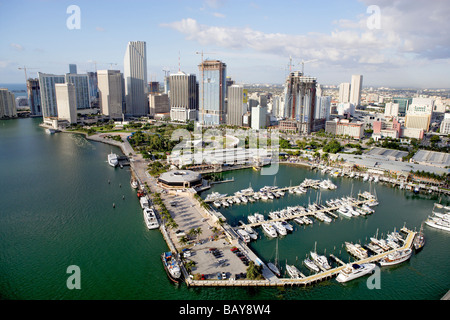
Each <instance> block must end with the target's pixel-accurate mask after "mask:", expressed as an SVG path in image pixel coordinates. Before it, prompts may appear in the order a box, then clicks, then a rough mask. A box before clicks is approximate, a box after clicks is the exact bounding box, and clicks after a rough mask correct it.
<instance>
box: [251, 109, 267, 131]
mask: <svg viewBox="0 0 450 320" xmlns="http://www.w3.org/2000/svg"><path fill="white" fill-rule="evenodd" d="M266 126H267V107H261V106H260V105H258V106H257V107H253V108H252V129H253V130H259V129H264V128H265V127H266Z"/></svg>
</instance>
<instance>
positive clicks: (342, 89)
mask: <svg viewBox="0 0 450 320" xmlns="http://www.w3.org/2000/svg"><path fill="white" fill-rule="evenodd" d="M339 102H341V103H348V102H350V83H348V82H344V83H341V84H340V85H339Z"/></svg>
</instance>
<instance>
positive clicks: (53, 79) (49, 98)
mask: <svg viewBox="0 0 450 320" xmlns="http://www.w3.org/2000/svg"><path fill="white" fill-rule="evenodd" d="M38 76H39V87H40V91H41V106H42V116H43V117H44V118H48V117H57V116H58V108H57V106H56V95H55V84H56V83H64V81H65V79H64V76H62V75H61V76H60V75H54V74H47V73H41V72H38Z"/></svg>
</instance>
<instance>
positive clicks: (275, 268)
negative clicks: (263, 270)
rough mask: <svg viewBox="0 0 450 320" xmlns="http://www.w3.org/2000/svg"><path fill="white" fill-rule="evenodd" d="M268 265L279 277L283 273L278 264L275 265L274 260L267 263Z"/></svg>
mask: <svg viewBox="0 0 450 320" xmlns="http://www.w3.org/2000/svg"><path fill="white" fill-rule="evenodd" d="M267 267H269V269H270V271H272V272H273V273H275V275H276V276H278V277H279V276H280V275H281V273H280V270H279V269H278V268H277V266H276V265H274V264H273V263H272V262H269V263H268V264H267Z"/></svg>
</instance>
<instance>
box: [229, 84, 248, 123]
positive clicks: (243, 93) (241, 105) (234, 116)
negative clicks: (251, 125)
mask: <svg viewBox="0 0 450 320" xmlns="http://www.w3.org/2000/svg"><path fill="white" fill-rule="evenodd" d="M247 101H248V91H247V90H246V89H244V87H243V86H241V85H236V84H235V85H231V86H229V87H228V106H227V124H228V125H230V126H240V127H242V125H243V122H242V120H243V116H244V114H246V113H247V111H248V105H247Z"/></svg>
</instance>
